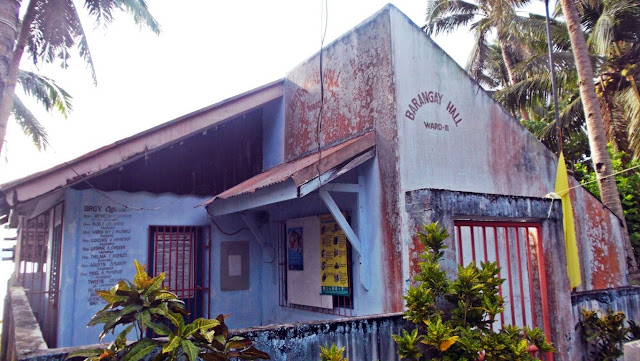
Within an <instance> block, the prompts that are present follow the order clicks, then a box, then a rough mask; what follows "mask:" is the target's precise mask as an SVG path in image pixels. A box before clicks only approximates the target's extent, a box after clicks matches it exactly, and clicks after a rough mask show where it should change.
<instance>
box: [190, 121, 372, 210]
mask: <svg viewBox="0 0 640 361" xmlns="http://www.w3.org/2000/svg"><path fill="white" fill-rule="evenodd" d="M375 144H376V136H375V132H373V131H370V132H367V133H365V134H363V135H361V136H359V137H356V138H352V139H349V140H347V141H345V142H343V143H340V144H338V145H334V146H333V147H330V148H327V149H324V150H322V151H321V152H316V153H313V154H310V155H307V156H305V157H302V158H299V159H296V160H293V161H290V162H287V163H283V164H281V165H278V166H276V167H274V168H271V169H269V170H268V171H266V172H263V173H260V174H258V175H256V176H254V177H252V178H249V179H247V180H246V181H244V182H242V183H240V184H238V185H236V186H234V187H232V188H229V189H227V190H226V191H224V192H222V193H220V194H218V195H216V196H215V197H213V198H211V199H209V200H208V201H206V202H204V203H201V204H199V205H198V206H206V205H208V204H210V203H212V202H213V201H215V200H216V199H229V198H232V197H235V196H239V195H241V194H246V193H253V192H255V191H256V190H258V189H261V188H264V187H268V186H270V185H274V184H278V183H280V182H284V181H286V180H287V179H292V180H293V182H294V183H295V185H296V186H298V187H299V186H301V185H303V184H305V183H306V182H308V181H310V180H312V179H313V178H315V177H317V175H318V172H320V173H324V172H326V171H328V170H330V169H332V168H334V167H336V166H338V165H340V164H342V163H344V162H347V161H349V160H351V159H352V158H354V157H355V156H357V155H359V154H361V153H363V152H365V151H367V150H368V149H370V148H371V147H373V146H374V145H375Z"/></svg>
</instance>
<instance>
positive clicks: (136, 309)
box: [67, 260, 269, 361]
mask: <svg viewBox="0 0 640 361" xmlns="http://www.w3.org/2000/svg"><path fill="white" fill-rule="evenodd" d="M135 267H136V275H135V277H134V278H133V282H128V281H120V282H118V284H117V285H115V286H114V287H113V288H111V289H109V290H100V291H97V294H98V295H99V296H100V297H101V298H102V299H103V300H105V301H106V302H107V305H106V306H105V307H104V308H103V309H102V310H100V311H98V312H97V313H96V314H95V315H94V316H93V318H92V319H91V321H89V324H88V325H89V326H95V325H98V324H103V328H102V332H101V334H100V337H99V339H100V340H102V339H103V338H104V336H106V335H107V334H109V333H111V334H115V331H116V328H119V327H124V329H122V331H120V333H119V334H118V336H117V337H116V339H115V341H114V342H112V343H111V344H110V345H109V346H108V347H107V348H94V349H84V350H77V351H74V352H72V353H71V354H69V355H68V356H67V358H76V357H83V358H84V360H85V361H112V360H113V361H115V360H121V361H138V360H140V359H143V358H145V357H147V356H149V355H151V354H152V352H154V350H157V352H156V355H155V356H154V358H153V360H154V361H165V360H166V361H169V360H179V359H180V360H188V361H196V360H198V358H201V359H203V360H205V361H225V360H232V359H234V358H241V359H243V360H255V359H269V355H267V354H266V353H264V352H262V351H260V350H258V349H256V347H255V346H254V345H253V341H252V340H251V339H247V338H243V337H239V336H234V337H229V329H228V327H227V326H226V325H225V323H224V319H225V318H226V316H223V315H219V316H218V317H217V318H216V319H205V318H198V319H196V320H194V321H193V322H192V323H190V324H185V321H184V316H185V315H187V311H186V310H185V307H184V302H182V301H181V300H179V299H178V297H177V296H176V295H175V294H174V293H172V292H170V291H168V290H167V289H166V288H164V287H162V282H163V281H164V278H165V275H164V273H161V274H160V275H158V276H156V277H150V276H149V275H148V274H147V272H146V271H145V266H142V265H141V264H140V263H138V261H137V260H136V261H135ZM134 329H135V330H136V341H134V342H132V343H129V344H127V335H128V334H129V333H130V332H131V331H132V330H134ZM148 330H151V331H153V332H154V333H156V334H157V335H160V336H166V337H167V340H163V339H152V338H149V337H147V334H148V332H147V331H148Z"/></svg>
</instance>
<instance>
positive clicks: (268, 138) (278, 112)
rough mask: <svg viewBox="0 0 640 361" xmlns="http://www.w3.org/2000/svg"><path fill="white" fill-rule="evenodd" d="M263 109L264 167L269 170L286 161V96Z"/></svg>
mask: <svg viewBox="0 0 640 361" xmlns="http://www.w3.org/2000/svg"><path fill="white" fill-rule="evenodd" d="M262 109H263V113H262V119H263V121H262V124H263V131H262V134H264V142H263V144H262V148H263V149H262V168H263V170H267V169H270V168H273V167H275V166H276V165H278V164H282V163H283V162H284V98H280V99H278V100H274V101H271V102H269V103H267V104H266V105H265V106H264V107H263V108H262Z"/></svg>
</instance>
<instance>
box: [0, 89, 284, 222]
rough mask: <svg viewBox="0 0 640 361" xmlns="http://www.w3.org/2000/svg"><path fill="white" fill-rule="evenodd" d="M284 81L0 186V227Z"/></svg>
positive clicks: (260, 99) (256, 100) (257, 101)
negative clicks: (18, 211)
mask: <svg viewBox="0 0 640 361" xmlns="http://www.w3.org/2000/svg"><path fill="white" fill-rule="evenodd" d="M282 84H283V80H282V79H280V80H277V81H275V82H272V83H269V84H266V85H264V86H261V87H259V88H256V89H253V90H250V91H248V92H245V93H242V94H239V95H237V96H234V97H232V98H229V99H226V100H223V101H221V102H218V103H216V104H213V105H210V106H208V107H205V108H202V109H199V110H196V111H194V112H191V113H189V114H186V115H183V116H181V117H179V118H177V119H174V120H172V121H169V122H166V123H164V124H161V125H158V126H156V127H153V128H151V129H148V130H145V131H143V132H140V133H138V134H135V135H133V136H130V137H128V138H125V139H121V140H118V141H116V142H115V143H113V144H110V145H106V146H103V147H101V148H99V149H96V150H93V151H91V152H89V153H86V154H84V155H82V156H80V157H78V158H76V159H73V160H70V161H68V162H64V163H62V164H59V165H57V166H54V167H52V168H50V169H47V170H44V171H41V172H38V173H34V174H31V175H29V176H26V177H23V178H20V179H16V180H13V181H10V182H7V183H4V184H2V185H0V224H2V223H4V222H5V220H3V218H1V216H4V215H7V214H8V213H9V211H10V209H11V208H12V207H14V206H15V205H16V204H18V203H20V202H25V201H28V200H31V199H35V198H37V197H39V196H42V195H44V194H47V193H49V192H51V191H54V190H56V189H60V188H64V187H66V186H70V185H72V184H75V183H77V182H80V181H82V179H83V178H90V177H92V176H94V175H97V174H100V173H104V172H106V171H108V170H111V169H115V168H116V167H118V166H120V165H121V164H124V163H126V162H129V161H132V160H135V159H137V158H140V157H143V156H144V155H145V154H150V153H152V152H154V151H156V150H158V149H161V148H163V147H165V146H167V145H169V144H172V143H175V142H178V141H180V140H182V139H185V138H186V137H189V136H192V135H193V134H197V133H198V132H201V131H202V130H204V129H209V128H211V127H213V126H215V125H218V124H222V123H223V122H224V121H227V120H229V119H232V118H234V117H236V116H238V115H240V114H243V113H245V112H247V111H249V110H251V109H254V108H256V107H259V106H262V105H264V104H265V103H267V102H269V101H271V100H274V99H277V98H279V97H281V96H282V94H283V87H282Z"/></svg>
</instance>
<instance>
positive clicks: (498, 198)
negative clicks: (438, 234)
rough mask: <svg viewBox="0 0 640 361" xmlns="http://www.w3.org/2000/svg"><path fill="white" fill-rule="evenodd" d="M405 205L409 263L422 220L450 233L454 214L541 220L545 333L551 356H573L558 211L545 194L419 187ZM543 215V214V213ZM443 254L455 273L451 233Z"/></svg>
mask: <svg viewBox="0 0 640 361" xmlns="http://www.w3.org/2000/svg"><path fill="white" fill-rule="evenodd" d="M405 201H406V211H407V214H408V217H409V225H408V229H409V231H410V232H411V234H412V239H411V243H410V246H409V248H410V251H409V252H410V264H411V265H412V268H415V267H416V265H417V262H418V261H419V259H418V255H419V254H420V253H421V252H422V251H423V250H424V247H423V245H422V244H421V243H420V241H419V239H418V238H417V236H415V234H416V232H418V231H422V229H423V228H422V227H423V224H425V223H432V222H436V221H437V222H439V224H440V225H442V226H443V227H445V228H446V229H447V230H448V231H449V234H450V235H453V234H454V220H455V219H459V218H462V219H475V220H479V219H484V220H501V221H523V220H528V221H536V222H539V223H541V225H542V236H541V237H542V247H543V252H544V261H545V271H546V278H547V286H548V289H547V296H548V300H547V304H548V306H549V311H550V315H549V316H550V320H551V325H550V327H551V335H552V340H553V343H554V347H555V348H556V350H557V354H556V360H573V353H574V352H575V347H574V331H573V318H572V317H571V315H570V312H569V310H570V309H571V298H570V294H569V289H570V288H569V279H568V277H567V272H566V269H567V264H566V258H565V252H564V237H563V235H562V212H561V209H560V205H559V204H558V203H557V202H555V203H554V204H553V208H551V214H550V215H549V211H550V207H551V206H552V205H551V200H549V199H544V198H529V197H515V196H503V195H495V194H477V193H466V192H452V191H447V190H435V189H421V190H415V191H411V192H407V193H406V197H405ZM548 215H549V218H547V216H548ZM446 245H447V247H448V248H447V249H446V250H445V259H444V260H443V261H442V262H441V265H442V267H443V269H444V270H446V271H447V272H448V273H449V274H450V275H452V276H453V275H455V273H456V268H457V262H456V252H457V245H456V244H455V242H454V237H453V236H451V237H449V239H448V240H447V243H446ZM540 302H544V301H543V300H540V299H538V300H537V301H536V309H535V310H534V312H536V314H538V315H541V314H542V308H541V304H540ZM538 323H539V324H538V325H537V326H538V327H540V328H543V324H542V317H538Z"/></svg>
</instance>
